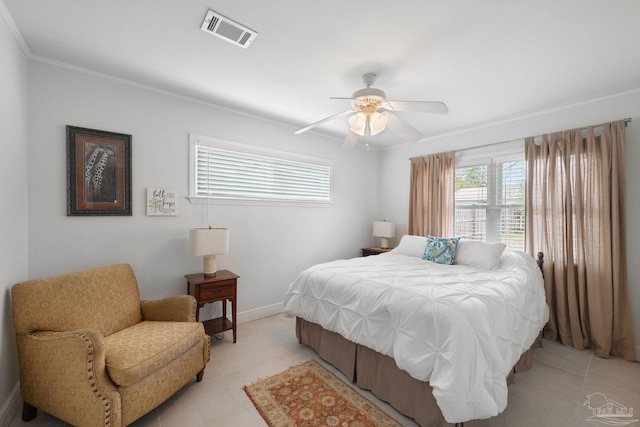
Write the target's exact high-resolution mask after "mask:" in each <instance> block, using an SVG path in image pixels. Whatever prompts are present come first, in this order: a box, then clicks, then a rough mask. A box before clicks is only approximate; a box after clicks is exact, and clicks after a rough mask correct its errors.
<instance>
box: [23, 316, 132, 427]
mask: <svg viewBox="0 0 640 427" xmlns="http://www.w3.org/2000/svg"><path fill="white" fill-rule="evenodd" d="M16 341H17V344H18V359H19V366H20V385H21V387H20V391H21V394H22V398H23V400H24V401H25V403H28V404H29V405H32V406H34V407H36V408H39V409H42V410H43V411H45V412H49V413H52V414H56V416H58V417H60V418H62V419H65V420H66V421H67V422H70V423H71V424H75V425H78V424H82V423H86V422H87V420H92V421H93V422H94V423H96V424H98V423H100V422H104V421H107V422H109V420H111V425H119V424H116V418H117V417H118V415H117V414H118V413H117V412H115V411H116V408H120V406H121V400H120V393H119V392H118V391H117V389H116V386H115V385H114V384H113V383H112V382H111V379H110V378H109V375H108V374H107V371H106V366H105V347H104V338H103V336H102V334H101V333H100V332H98V331H96V330H90V329H83V330H76V331H71V332H53V331H34V332H31V333H29V334H17V336H16ZM52 386H53V387H55V389H54V390H52V389H51V387H52ZM96 401H97V402H99V404H98V405H95V402H96ZM77 408H87V410H86V412H84V413H83V414H80V412H79V411H77ZM117 421H118V422H119V420H117ZM104 425H107V424H104Z"/></svg>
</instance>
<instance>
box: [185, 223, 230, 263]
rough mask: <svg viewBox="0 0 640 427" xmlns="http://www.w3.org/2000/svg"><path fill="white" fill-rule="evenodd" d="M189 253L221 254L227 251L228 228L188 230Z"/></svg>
mask: <svg viewBox="0 0 640 427" xmlns="http://www.w3.org/2000/svg"><path fill="white" fill-rule="evenodd" d="M189 244H190V248H191V255H194V256H206V255H222V254H228V253H229V229H228V228H211V227H209V228H192V229H191V231H190V232H189Z"/></svg>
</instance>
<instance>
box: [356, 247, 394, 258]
mask: <svg viewBox="0 0 640 427" xmlns="http://www.w3.org/2000/svg"><path fill="white" fill-rule="evenodd" d="M391 249H393V248H386V249H383V248H362V256H369V255H378V254H383V253H385V252H389V251H390V250H391Z"/></svg>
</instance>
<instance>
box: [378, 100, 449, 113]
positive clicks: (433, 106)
mask: <svg viewBox="0 0 640 427" xmlns="http://www.w3.org/2000/svg"><path fill="white" fill-rule="evenodd" d="M384 104H386V106H388V108H389V109H390V110H394V111H415V112H417V113H435V114H447V113H448V112H449V108H447V105H446V104H445V103H444V102H437V101H391V100H386V101H385V102H384Z"/></svg>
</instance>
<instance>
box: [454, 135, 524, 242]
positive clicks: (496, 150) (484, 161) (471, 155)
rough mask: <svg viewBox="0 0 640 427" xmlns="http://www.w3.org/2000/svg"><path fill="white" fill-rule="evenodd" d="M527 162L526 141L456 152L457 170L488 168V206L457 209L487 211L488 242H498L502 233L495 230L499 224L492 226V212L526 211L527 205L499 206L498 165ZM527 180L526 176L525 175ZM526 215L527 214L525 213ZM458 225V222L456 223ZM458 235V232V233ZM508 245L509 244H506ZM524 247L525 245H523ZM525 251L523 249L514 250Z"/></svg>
mask: <svg viewBox="0 0 640 427" xmlns="http://www.w3.org/2000/svg"><path fill="white" fill-rule="evenodd" d="M524 160H525V154H524V141H522V140H516V141H510V142H507V143H502V144H495V145H490V146H484V147H478V148H472V149H467V150H463V151H460V152H456V169H461V168H467V167H472V166H487V181H489V182H488V184H489V185H488V188H487V205H482V206H477V207H474V206H468V207H458V205H457V203H456V206H455V209H456V210H458V209H483V210H485V212H486V214H485V233H486V236H485V238H486V239H487V241H493V242H496V241H497V239H496V236H497V237H500V235H501V234H500V233H499V232H498V231H496V230H495V228H496V226H497V224H493V226H492V225H491V224H490V222H491V220H490V219H489V218H490V215H491V212H492V211H494V212H495V211H497V214H499V213H501V212H502V210H503V209H505V208H521V209H526V207H525V203H524V201H523V203H522V204H509V205H505V204H498V203H497V195H496V194H495V191H496V186H495V185H491V184H495V180H496V179H498V177H497V176H496V174H497V172H498V167H497V166H498V164H500V163H507V162H521V161H524ZM525 178H526V174H525ZM525 214H526V213H525ZM456 225H457V222H456ZM456 233H457V231H456ZM504 243H508V242H504ZM523 245H524V243H523ZM514 249H519V250H524V247H523V248H514Z"/></svg>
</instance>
